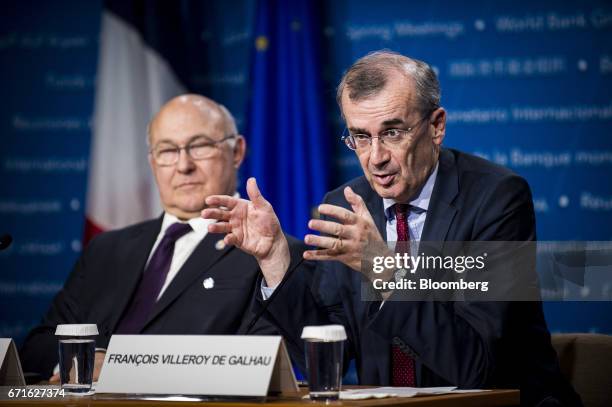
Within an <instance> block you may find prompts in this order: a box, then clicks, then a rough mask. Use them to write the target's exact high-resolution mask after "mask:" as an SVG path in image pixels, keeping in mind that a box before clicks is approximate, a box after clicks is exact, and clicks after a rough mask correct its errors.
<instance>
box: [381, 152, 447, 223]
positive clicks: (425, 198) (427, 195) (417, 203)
mask: <svg viewBox="0 0 612 407" xmlns="http://www.w3.org/2000/svg"><path fill="white" fill-rule="evenodd" d="M437 175H438V163H436V166H435V168H434V170H433V171H432V172H431V174H429V178H427V181H426V182H425V184H424V185H423V187H422V188H421V190H420V191H419V193H418V194H417V196H416V197H415V198H414V199H412V200H411V201H410V202H408V203H409V204H410V206H412V207H414V208H419V209H420V210H421V211H423V212H427V209H428V208H429V201H430V200H431V194H432V192H433V187H434V184H435V183H436V176H437ZM396 203H398V202H397V201H396V200H394V199H389V198H383V207H384V209H385V216H386V217H387V219H392V218H393V217H394V216H395V215H393V213H392V212H393V211H390V210H389V209H390V208H391V207H392V206H393V205H395V204H396Z"/></svg>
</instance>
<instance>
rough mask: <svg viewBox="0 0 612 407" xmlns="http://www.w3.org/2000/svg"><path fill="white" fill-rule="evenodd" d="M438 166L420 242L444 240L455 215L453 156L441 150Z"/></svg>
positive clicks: (456, 189) (456, 177)
mask: <svg viewBox="0 0 612 407" xmlns="http://www.w3.org/2000/svg"><path fill="white" fill-rule="evenodd" d="M439 165H440V166H439V168H438V176H437V177H436V183H435V185H434V189H433V192H432V194H431V199H430V200H429V209H428V210H427V217H426V219H425V225H424V226H423V234H422V236H421V240H422V241H426V242H442V241H444V240H446V236H447V234H448V230H449V228H450V225H451V222H452V221H453V218H454V217H455V215H456V214H457V209H456V208H455V207H454V205H453V200H454V199H455V197H456V196H457V194H458V193H459V177H458V175H457V167H456V165H455V158H454V156H453V154H452V153H451V152H450V151H448V150H446V149H443V150H442V151H441V153H440V164H439Z"/></svg>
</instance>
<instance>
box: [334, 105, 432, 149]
mask: <svg viewBox="0 0 612 407" xmlns="http://www.w3.org/2000/svg"><path fill="white" fill-rule="evenodd" d="M429 116H430V115H429V114H428V115H425V116H424V117H422V118H421V120H419V121H418V122H417V123H416V124H415V125H414V126H412V127H409V128H407V129H388V130H384V131H382V132H380V133H378V136H370V135H369V134H363V133H356V134H350V133H349V134H348V135H344V136H342V138H341V140H342V141H344V144H346V146H347V147H348V148H350V149H351V150H364V149H367V148H370V147H371V146H372V140H373V139H375V138H377V139H378V140H379V141H380V142H381V143H383V144H385V145H389V146H397V145H400V144H401V143H402V142H403V141H404V140H405V139H407V138H408V136H410V135H411V133H413V132H414V131H415V130H416V128H417V127H419V125H420V124H421V123H422V122H423V121H424V120H425V119H428V118H429Z"/></svg>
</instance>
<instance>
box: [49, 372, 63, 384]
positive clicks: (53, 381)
mask: <svg viewBox="0 0 612 407" xmlns="http://www.w3.org/2000/svg"><path fill="white" fill-rule="evenodd" d="M59 382H60V375H59V373H56V374H54V375H53V376H51V377H50V378H49V384H58V383H59Z"/></svg>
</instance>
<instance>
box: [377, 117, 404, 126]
mask: <svg viewBox="0 0 612 407" xmlns="http://www.w3.org/2000/svg"><path fill="white" fill-rule="evenodd" d="M398 124H405V122H404V121H403V120H402V119H399V118H396V119H389V120H385V121H384V122H382V125H383V126H397V125H398Z"/></svg>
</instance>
